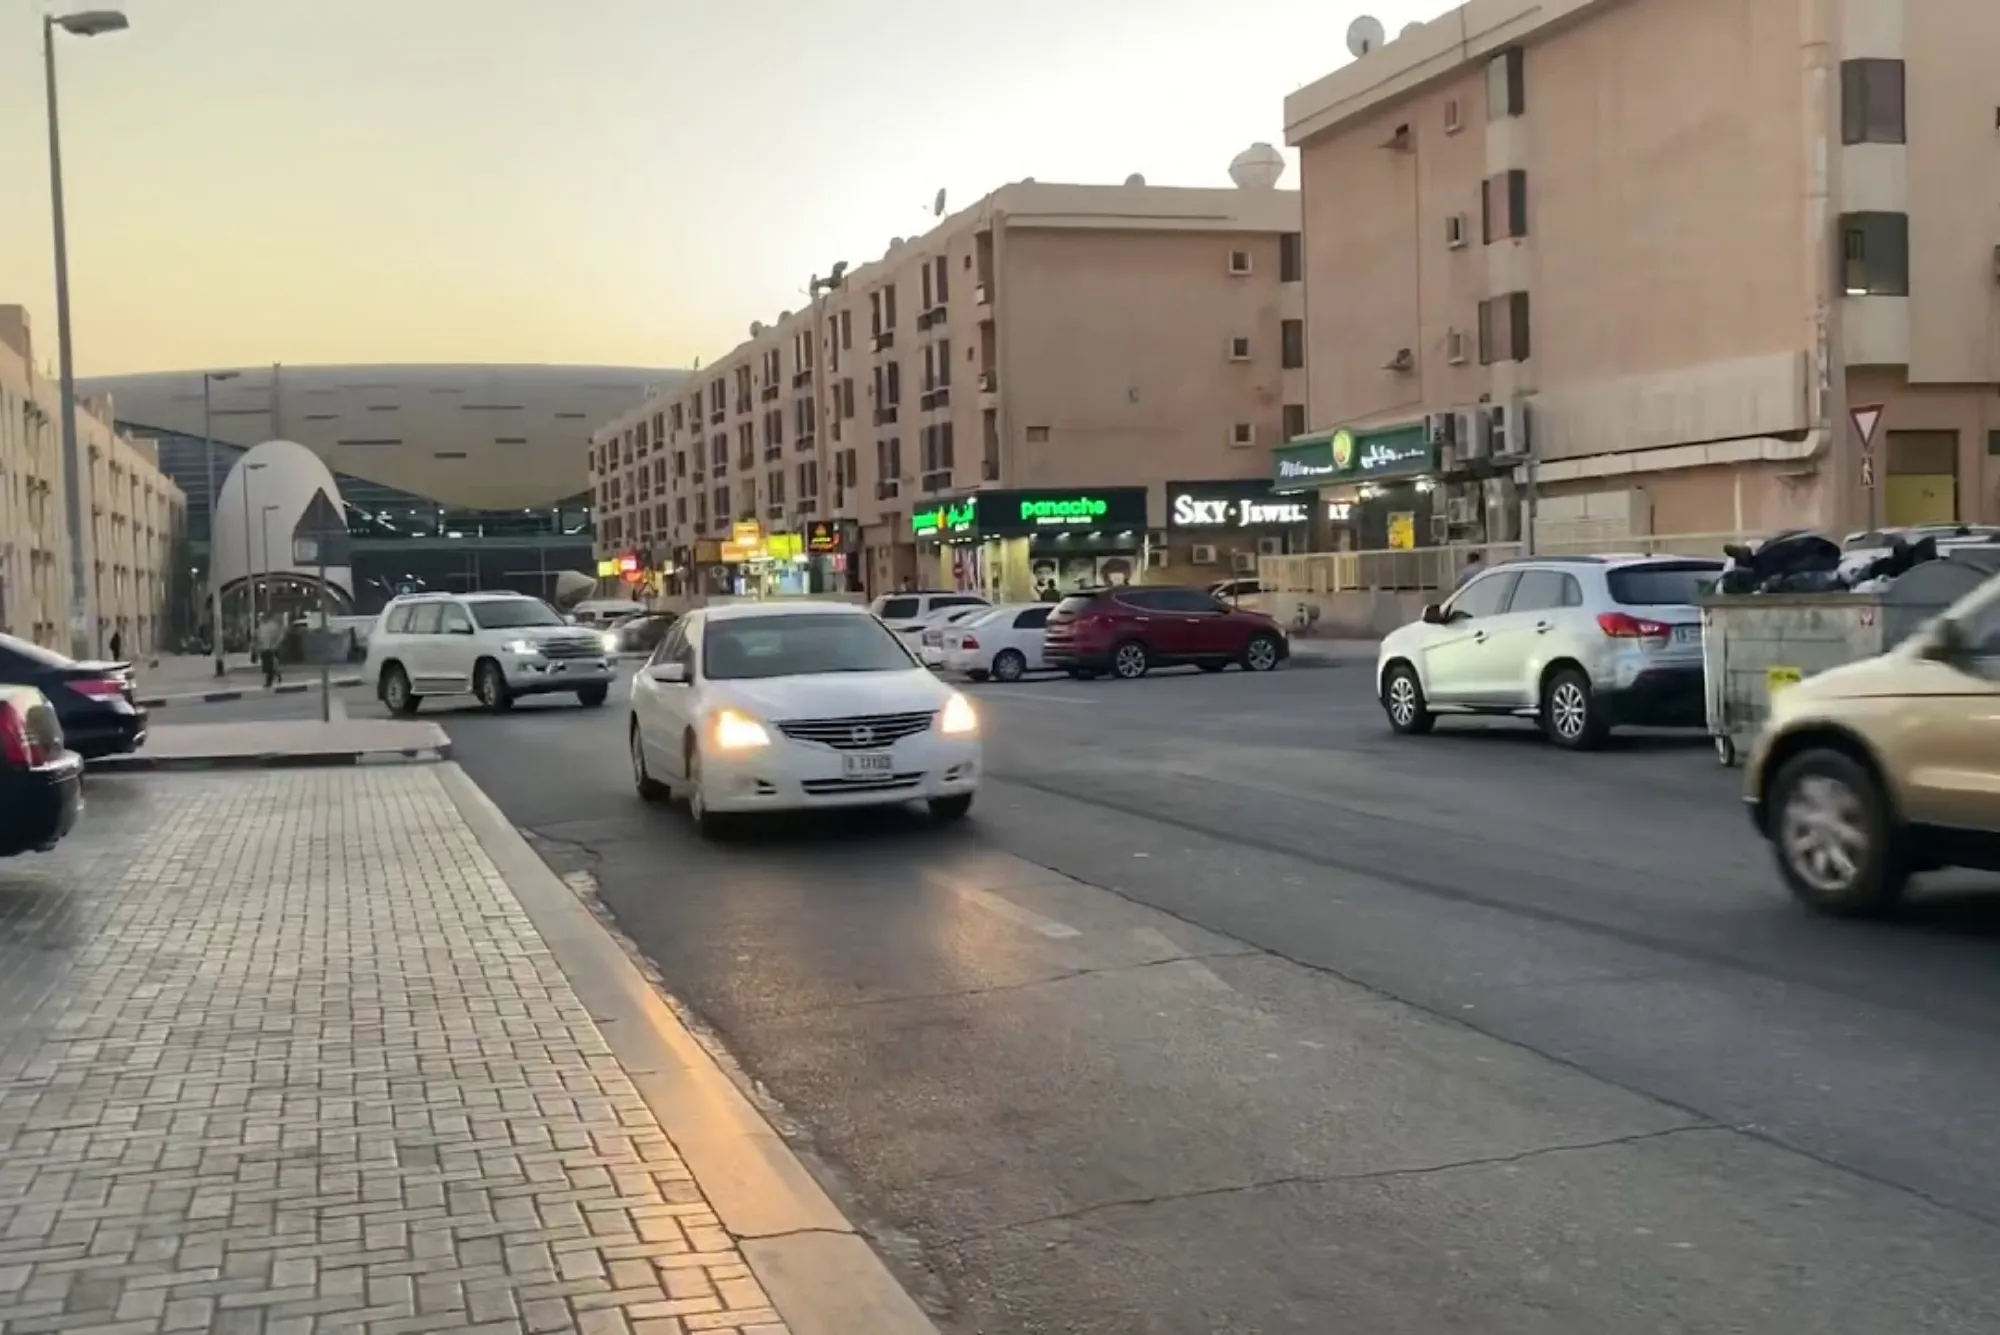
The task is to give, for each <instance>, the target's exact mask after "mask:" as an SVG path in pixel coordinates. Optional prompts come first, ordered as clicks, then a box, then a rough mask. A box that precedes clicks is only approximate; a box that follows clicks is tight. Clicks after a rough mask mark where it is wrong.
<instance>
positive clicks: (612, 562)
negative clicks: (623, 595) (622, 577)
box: [597, 556, 618, 579]
mask: <svg viewBox="0 0 2000 1335" xmlns="http://www.w3.org/2000/svg"><path fill="white" fill-rule="evenodd" d="M597 577H598V578H599V579H617V578H618V558H617V557H615V556H607V557H605V558H604V559H603V560H602V561H599V562H598V563H597Z"/></svg>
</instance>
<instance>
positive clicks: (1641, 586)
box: [1605, 561, 1722, 607]
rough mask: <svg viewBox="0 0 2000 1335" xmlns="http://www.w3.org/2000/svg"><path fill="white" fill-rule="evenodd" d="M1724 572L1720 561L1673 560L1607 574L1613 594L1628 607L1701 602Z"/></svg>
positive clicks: (1667, 605) (1680, 604)
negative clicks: (1710, 586)
mask: <svg viewBox="0 0 2000 1335" xmlns="http://www.w3.org/2000/svg"><path fill="white" fill-rule="evenodd" d="M1721 574H1722V563H1721V562H1720V561H1673V562H1661V563H1659V564H1656V565H1644V566H1625V567H1623V568H1622V569H1619V570H1613V571H1611V572H1610V573H1609V574H1607V575H1606V576H1605V582H1606V584H1608V585H1609V586H1610V589H1611V596H1612V598H1614V599H1616V600H1617V601H1618V602H1621V603H1623V604H1624V605H1625V606H1627V607H1687V606H1692V605H1693V604H1695V603H1698V602H1700V601H1701V597H1702V595H1703V594H1705V593H1707V592H1708V588H1709V585H1711V584H1713V583H1715V581H1716V577H1717V576H1719V575H1721Z"/></svg>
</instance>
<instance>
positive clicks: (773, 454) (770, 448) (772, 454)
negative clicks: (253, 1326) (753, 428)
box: [764, 441, 785, 463]
mask: <svg viewBox="0 0 2000 1335" xmlns="http://www.w3.org/2000/svg"><path fill="white" fill-rule="evenodd" d="M784 457H785V446H784V443H783V442H782V441H781V442H779V443H778V444H776V445H766V446H765V447H764V462H765V463H769V462H771V460H773V459H782V458H784Z"/></svg>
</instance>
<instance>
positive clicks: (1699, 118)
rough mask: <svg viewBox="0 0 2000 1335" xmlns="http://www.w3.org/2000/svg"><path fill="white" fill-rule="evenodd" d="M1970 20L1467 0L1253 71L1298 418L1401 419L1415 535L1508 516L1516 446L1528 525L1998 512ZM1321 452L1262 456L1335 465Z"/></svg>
mask: <svg viewBox="0 0 2000 1335" xmlns="http://www.w3.org/2000/svg"><path fill="white" fill-rule="evenodd" d="M1996 50H2000V6H1995V5H1992V4H1981V3H1975V2H1974V0H1926V3H1921V4H1920V3H1916V2H1915V0H1472V2H1471V3H1468V4H1465V5H1463V6H1462V7H1460V8H1458V9H1456V10H1453V11H1451V12H1450V13H1448V14H1445V15H1444V16H1442V17H1441V18H1438V19H1436V20H1435V21H1433V22H1431V23H1428V24H1424V25H1421V26H1418V27H1415V28H1413V29H1408V30H1405V32H1404V33H1403V34H1401V35H1399V36H1397V37H1396V38H1395V39H1394V40H1392V41H1389V42H1387V43H1386V44H1385V45H1382V46H1381V47H1380V48H1379V49H1376V50H1373V51H1370V52H1368V53H1367V54H1364V55H1362V56H1361V57H1360V58H1359V59H1357V60H1355V61H1354V62H1353V63H1352V64H1350V65H1347V66H1345V67H1343V68H1342V69H1340V70H1338V71H1336V72H1335V73H1333V74H1331V75H1329V76H1327V77H1326V78H1324V79H1321V80H1320V81H1319V82H1317V83H1315V84H1313V85H1311V86H1309V87H1307V88H1305V89H1302V90H1301V91H1299V92H1298V93H1295V94H1293V95H1292V96H1291V97H1289V98H1288V99H1286V103H1285V120H1286V135H1287V139H1288V141H1289V142H1290V143H1291V144H1293V145H1295V146H1296V147H1297V148H1298V149H1299V152H1300V158H1301V170H1302V177H1303V181H1302V187H1301V189H1302V194H1303V196H1304V209H1305V234H1306V275H1307V309H1308V322H1309V323H1308V330H1307V343H1308V348H1309V350H1310V363H1311V369H1310V393H1309V398H1308V403H1309V405H1310V408H1311V419H1312V425H1313V427H1314V429H1315V430H1316V431H1329V430H1331V429H1334V428H1342V427H1345V428H1349V429H1350V434H1349V435H1348V437H1346V438H1345V440H1344V441H1343V442H1340V443H1341V444H1342V445H1343V448H1344V452H1345V455H1346V457H1347V458H1348V459H1349V460H1350V461H1352V460H1357V459H1363V458H1388V457H1391V456H1393V455H1394V454H1395V450H1393V449H1390V450H1386V451H1384V452H1372V451H1371V450H1370V446H1371V445H1372V444H1374V443H1375V440H1376V437H1377V435H1378V434H1380V433H1386V434H1387V435H1388V436H1389V437H1390V438H1391V441H1390V443H1391V444H1393V443H1394V440H1395V439H1403V440H1406V441H1412V440H1416V439H1419V438H1422V439H1425V440H1426V441H1427V445H1428V447H1429V448H1432V449H1433V451H1434V453H1435V454H1436V456H1437V457H1436V460H1435V469H1436V472H1435V474H1434V475H1433V476H1431V477H1429V478H1424V479H1413V478H1408V477H1405V478H1401V479H1391V480H1390V481H1392V482H1395V483H1396V484H1398V485H1404V486H1408V485H1409V484H1410V483H1411V482H1412V481H1419V480H1421V481H1425V482H1427V483H1429V484H1430V486H1431V487H1432V489H1433V490H1432V491H1431V493H1430V495H1429V496H1428V498H1427V499H1426V500H1425V501H1424V503H1423V504H1422V505H1421V509H1420V513H1419V518H1420V521H1427V522H1423V523H1422V525H1421V526H1422V528H1423V529H1424V530H1425V532H1426V534H1427V535H1428V536H1429V537H1431V538H1434V539H1436V540H1443V539H1445V538H1446V537H1447V536H1448V537H1450V538H1452V539H1456V540H1467V541H1476V540H1478V539H1479V538H1480V537H1481V536H1482V535H1484V536H1486V537H1488V538H1490V539H1491V540H1493V541H1500V540H1503V539H1506V538H1509V537H1512V536H1514V535H1513V534H1512V533H1511V532H1508V531H1506V530H1507V528H1508V524H1509V521H1508V520H1507V519H1506V518H1505V517H1504V516H1505V514H1506V513H1507V511H1508V509H1509V507H1510V506H1511V505H1513V503H1514V499H1515V493H1516V492H1517V491H1518V490H1519V489H1521V488H1523V487H1525V486H1526V485H1527V482H1528V479H1529V471H1530V470H1529V469H1528V467H1527V466H1526V461H1527V460H1528V459H1529V458H1531V457H1532V458H1533V459H1534V460H1536V461H1537V462H1536V464H1535V466H1534V469H1533V474H1534V481H1535V490H1536V492H1537V494H1538V501H1537V509H1536V510H1535V513H1536V514H1537V515H1538V516H1539V519H1540V523H1539V524H1538V525H1537V529H1536V532H1537V535H1538V536H1551V535H1552V536H1556V537H1564V536H1575V535H1576V534H1578V533H1587V534H1589V535H1590V536H1591V537H1593V538H1601V539H1603V540H1606V541H1609V540H1612V539H1614V538H1616V537H1617V536H1620V535H1639V534H1646V533H1653V534H1675V533H1678V534H1693V533H1717V532H1725V531H1769V530H1772V529H1777V528H1783V527H1795V526H1800V525H1811V524H1822V525H1826V526H1828V527H1832V528H1850V527H1859V526H1861V525H1862V524H1863V523H1864V522H1865V521H1866V520H1867V518H1868V517H1869V512H1870V507H1871V502H1874V503H1876V504H1879V506H1880V509H1879V510H1878V511H1877V513H1878V514H1880V515H1882V516H1883V517H1884V518H1886V519H1887V520H1888V521H1890V522H1903V523H1911V522H1926V521H1934V520H1950V519H1953V518H1957V519H1960V520H1968V521H1976V520H1985V521H1992V520H1994V519H1996V518H2000V508H1997V506H1996V496H1995V486H1996V483H2000V457H1997V456H2000V397H1996V393H1995V391H1996V387H2000V305H1996V293H2000V288H1996V279H2000V162H1996V161H1995V157H1994V154H1995V144H1996V128H2000V123H1996V111H1995V104H1996V103H2000V95H1996V94H1995V92H1994V90H1993V87H1992V80H1991V77H1990V75H1991V70H1990V66H1991V63H1992V61H1991V56H1992V53H1993V52H1995V51H1996ZM1843 367H1844V368H1845V375H1843V374H1842V369H1843ZM1869 403H1880V404H1882V405H1884V406H1885V411H1884V415H1883V418H1882V422H1881V434H1880V435H1879V436H1878V438H1877V443H1876V448H1875V452H1874V455H1873V457H1872V458H1871V459H1868V460H1864V458H1863V453H1862V450H1861V446H1860V439H1859V436H1858V435H1857V434H1856V433H1855V432H1854V431H1853V430H1851V429H1850V427H1849V425H1848V419H1849V414H1848V409H1849V407H1850V406H1858V405H1863V404H1869ZM1398 432H1402V433H1404V435H1403V436H1402V437H1397V435H1396V433H1398ZM1333 443H1334V442H1325V443H1323V444H1322V446H1321V448H1322V449H1327V448H1328V447H1329V446H1330V445H1331V444H1333ZM1329 452H1330V451H1329ZM1495 460H1497V464H1495V462H1494V461H1495ZM1329 462H1330V461H1329V460H1328V459H1326V458H1322V457H1318V456H1316V455H1315V454H1314V452H1313V450H1311V449H1305V450H1300V451H1296V452H1295V453H1294V454H1293V455H1291V456H1290V457H1289V463H1288V461H1287V456H1286V455H1284V454H1283V453H1282V452H1281V455H1280V459H1279V464H1280V467H1281V468H1284V467H1287V466H1289V467H1290V468H1291V470H1292V471H1293V472H1294V474H1296V475H1299V476H1311V477H1313V478H1314V480H1318V481H1322V482H1332V483H1337V484H1341V487H1342V488H1343V489H1340V490H1337V491H1336V492H1335V493H1334V494H1335V495H1337V496H1341V497H1349V496H1352V497H1355V498H1358V497H1360V495H1361V493H1362V491H1363V490H1367V489H1369V483H1370V481H1371V480H1370V479H1366V478H1361V477H1357V476H1354V469H1353V468H1352V467H1350V468H1349V469H1346V470H1342V469H1338V468H1329V467H1328V465H1329ZM1409 466H1410V465H1407V464H1406V465H1405V468H1406V469H1407V468H1408V467H1409ZM1454 474H1455V475H1456V476H1458V477H1459V478H1461V479H1463V480H1461V481H1458V482H1454V481H1452V477H1453V475H1454ZM1870 478H1872V483H1873V485H1872V486H1869V485H1867V484H1866V483H1865V482H1864V479H1870ZM1374 489H1375V490H1384V489H1387V484H1386V483H1385V484H1382V485H1378V486H1376V487H1375V488H1374ZM1408 501H1410V498H1409V497H1405V498H1403V499H1401V500H1397V501H1396V502H1395V503H1396V504H1398V505H1402V504H1405V502H1408ZM1412 504H1414V502H1412ZM1366 508H1367V507H1366V506H1365V505H1364V506H1363V510H1364V511H1365V510H1366ZM1404 513H1408V510H1405V511H1404ZM1376 519H1377V520H1378V521H1379V516H1376ZM1375 526H1376V527H1377V528H1379V527H1380V524H1379V522H1377V523H1376V525H1375ZM1354 537H1355V540H1356V541H1357V542H1358V544H1359V545H1362V546H1377V545H1381V543H1380V541H1379V537H1380V535H1379V534H1377V533H1371V532H1369V531H1366V530H1365V527H1364V530H1363V531H1359V532H1357V533H1356V534H1355V535H1354Z"/></svg>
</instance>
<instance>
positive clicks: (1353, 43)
mask: <svg viewBox="0 0 2000 1335" xmlns="http://www.w3.org/2000/svg"><path fill="white" fill-rule="evenodd" d="M1388 35H1389V34H1388V32H1387V31H1386V30H1385V29H1384V28H1383V27H1382V20H1381V19H1378V18H1376V17H1375V16H1374V15H1373V14H1363V15H1362V16H1361V17H1360V18H1358V19H1356V20H1354V22H1352V23H1350V24H1348V25H1347V52H1348V54H1349V55H1351V56H1353V57H1354V58H1355V59H1357V60H1359V59H1360V58H1361V57H1362V56H1365V55H1367V54H1368V53H1369V52H1370V51H1375V50H1379V49H1380V48H1381V45H1382V43H1383V42H1384V41H1385V40H1387V38H1388Z"/></svg>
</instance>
